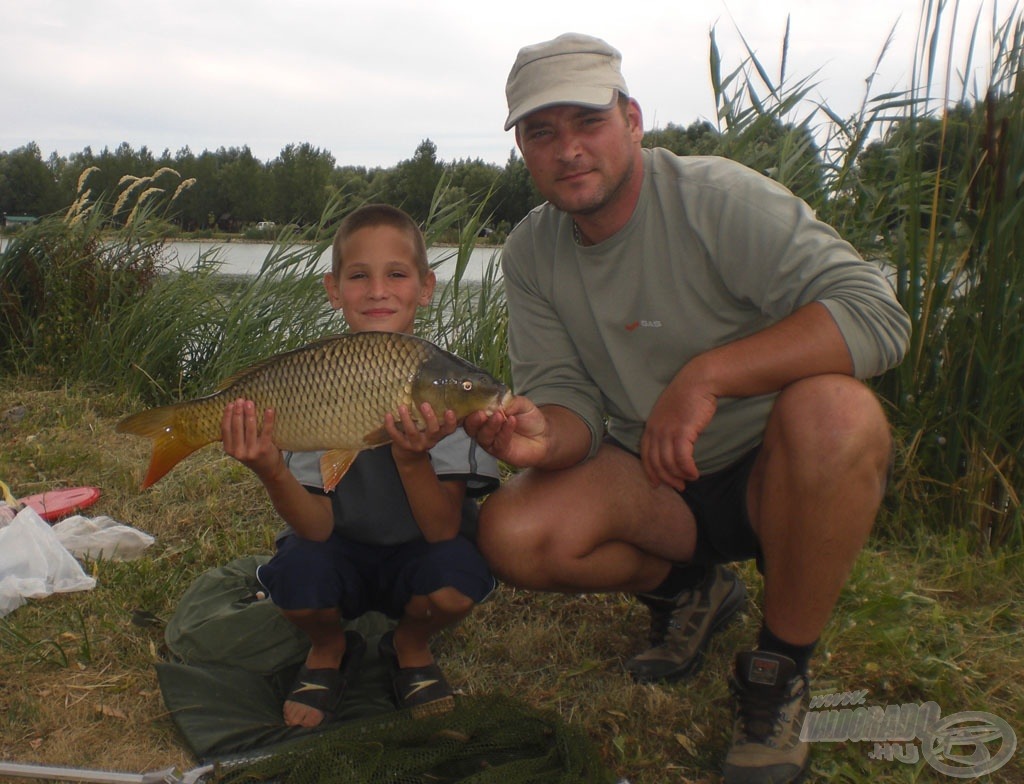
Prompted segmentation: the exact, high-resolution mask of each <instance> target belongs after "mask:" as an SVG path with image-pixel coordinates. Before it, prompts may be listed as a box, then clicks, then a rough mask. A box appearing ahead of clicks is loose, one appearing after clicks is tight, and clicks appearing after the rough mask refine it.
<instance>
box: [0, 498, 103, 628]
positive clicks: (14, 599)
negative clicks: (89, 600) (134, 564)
mask: <svg viewBox="0 0 1024 784" xmlns="http://www.w3.org/2000/svg"><path fill="white" fill-rule="evenodd" d="M95 587H96V581H95V580H94V579H93V578H91V577H89V576H88V575H86V573H85V572H84V571H83V570H82V566H81V564H79V563H78V561H76V560H75V558H74V556H73V555H71V553H69V552H68V551H67V548H65V547H64V545H62V544H61V543H60V540H59V539H58V538H57V535H56V534H55V533H54V532H53V530H52V529H51V528H50V526H49V524H48V523H47V522H46V521H45V520H43V518H41V517H40V516H39V514H38V513H37V512H36V511H35V510H34V509H32V508H31V507H25V508H24V509H22V510H21V511H20V512H18V514H17V515H16V516H15V518H14V519H13V520H11V522H10V523H9V524H8V525H6V526H4V527H3V528H0V617H2V616H4V615H7V613H9V612H11V611H12V610H15V609H17V608H18V607H21V605H23V604H24V603H25V602H26V600H28V599H37V598H40V597H43V596H49V595H50V594H51V593H64V592H67V591H88V590H91V589H92V588H95Z"/></svg>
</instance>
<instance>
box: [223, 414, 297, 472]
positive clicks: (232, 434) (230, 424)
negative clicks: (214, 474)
mask: <svg viewBox="0 0 1024 784" xmlns="http://www.w3.org/2000/svg"><path fill="white" fill-rule="evenodd" d="M274 419H275V414H274V409H272V408H268V409H267V410H266V411H264V412H263V427H262V429H261V428H260V427H259V425H258V424H257V422H256V404H255V403H253V402H252V401H251V400H234V401H232V402H230V403H228V404H227V405H226V406H225V407H224V417H223V418H222V419H221V423H220V434H221V440H222V441H223V442H224V451H225V452H226V453H227V454H229V455H231V457H233V458H235V459H236V460H238V461H239V462H240V463H242V464H243V465H245V466H246V467H248V468H249V469H251V470H252V471H253V472H254V473H255V474H256V476H258V477H259V478H260V479H267V478H271V477H273V476H274V475H275V474H276V473H277V472H278V471H279V470H281V469H282V468H283V467H284V459H283V458H282V456H281V450H280V449H278V448H277V445H276V444H275V443H274Z"/></svg>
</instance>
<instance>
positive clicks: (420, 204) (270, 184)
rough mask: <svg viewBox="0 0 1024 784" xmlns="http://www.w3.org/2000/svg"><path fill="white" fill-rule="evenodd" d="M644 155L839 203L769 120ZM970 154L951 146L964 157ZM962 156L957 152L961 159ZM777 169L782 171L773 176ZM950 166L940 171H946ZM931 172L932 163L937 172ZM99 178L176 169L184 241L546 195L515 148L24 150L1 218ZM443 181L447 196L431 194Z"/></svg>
mask: <svg viewBox="0 0 1024 784" xmlns="http://www.w3.org/2000/svg"><path fill="white" fill-rule="evenodd" d="M975 110H976V107H968V106H961V107H957V108H956V109H954V110H953V111H952V112H950V114H949V115H948V116H947V121H948V120H949V119H950V117H951V118H952V120H953V122H952V123H950V124H949V125H948V126H947V128H946V133H950V132H951V129H952V132H955V131H956V129H957V128H964V127H967V125H968V123H967V120H968V119H969V117H970V115H971V113H972V112H973V111H975ZM941 132H942V128H941V121H940V120H939V119H938V118H929V119H926V120H924V121H923V122H922V121H921V120H920V119H919V120H918V122H917V123H915V124H914V125H913V126H911V125H909V124H907V125H904V126H900V125H896V126H895V127H894V129H892V130H890V133H889V134H887V136H886V137H885V138H883V139H880V140H877V141H875V142H873V143H871V144H870V145H867V146H866V147H865V149H864V150H863V151H862V152H861V153H860V155H859V156H857V160H858V163H859V164H860V168H862V174H863V175H867V177H868V178H869V179H870V178H875V179H876V181H877V184H878V185H880V186H881V185H883V184H884V183H886V182H891V179H890V174H891V172H889V171H888V169H890V168H891V166H892V160H893V155H892V152H893V150H895V149H901V150H905V149H906V148H907V144H908V141H909V142H910V143H911V145H913V146H917V147H918V149H921V150H923V151H924V152H925V153H926V154H927V153H928V152H929V151H931V150H932V149H934V148H935V147H936V145H937V139H938V138H939V137H940V135H941ZM644 145H645V146H648V147H653V146H660V147H665V148H667V149H670V150H672V151H673V152H676V153H678V154H681V155H704V154H714V155H724V156H725V157H730V158H734V159H736V160H739V161H740V162H742V163H745V164H747V165H748V166H751V167H752V168H754V169H756V170H758V171H761V172H764V173H766V174H768V175H769V176H771V177H773V178H775V179H778V180H779V181H780V182H782V183H783V184H784V185H786V186H787V187H789V188H790V189H791V190H793V191H794V192H795V193H796V194H797V195H799V196H801V197H802V198H804V199H806V200H807V201H808V202H809V203H810V204H811V205H812V206H814V207H816V208H817V207H818V206H820V204H821V203H822V201H823V200H824V199H825V198H826V195H827V194H831V196H832V197H834V196H835V195H836V194H835V193H834V191H833V190H831V189H830V188H829V185H828V183H827V180H828V178H829V176H830V167H829V164H828V162H827V161H824V160H822V155H821V151H820V150H819V148H818V146H817V144H816V143H815V140H814V137H813V134H812V133H811V131H810V130H809V129H808V127H807V126H806V125H804V124H799V125H791V124H785V123H782V122H781V121H780V120H779V119H778V118H777V117H772V116H765V117H762V118H760V119H759V120H758V121H757V122H755V123H753V124H751V126H750V127H748V128H747V129H746V131H745V132H744V134H742V135H741V136H737V135H735V134H730V133H728V132H725V133H723V132H720V131H719V130H718V129H717V128H715V127H714V126H713V125H711V124H710V123H708V122H706V121H698V122H694V123H692V124H690V125H689V126H682V125H675V124H673V123H668V125H666V126H665V127H664V128H659V129H655V130H652V131H648V132H647V133H646V134H645V137H644ZM970 146H971V145H970V144H966V145H952V146H949V145H947V149H950V148H952V149H956V150H960V151H964V152H965V151H966V150H968V149H970ZM962 154H963V152H961V155H962ZM780 162H784V164H782V165H780ZM955 163H957V162H952V161H949V160H946V161H945V162H944V164H945V165H946V166H949V165H955ZM935 165H938V162H936V163H935ZM92 167H95V169H96V170H97V171H95V172H93V173H92V175H91V176H90V181H89V183H90V188H91V189H92V191H93V194H94V196H98V195H100V194H108V195H110V194H114V193H115V191H116V190H117V189H118V186H119V185H120V184H122V183H123V182H124V178H126V177H139V178H141V177H147V176H150V175H152V174H153V173H154V172H155V171H158V170H160V169H161V168H162V167H167V168H169V169H172V170H173V171H174V172H175V173H176V174H177V175H178V176H179V177H180V179H181V180H182V181H185V180H194V182H195V184H194V185H193V186H192V187H190V188H188V189H187V190H185V191H183V192H182V193H181V194H180V196H179V197H178V198H177V199H176V200H175V205H176V211H175V213H174V215H173V217H172V222H173V223H174V224H176V227H177V229H179V230H181V231H185V232H196V231H223V232H235V233H237V232H243V231H245V230H246V229H247V228H249V229H250V230H251V227H252V226H254V225H255V224H256V223H257V222H260V221H272V222H274V223H275V224H278V225H281V224H297V225H299V226H305V225H309V224H313V223H315V222H316V221H317V220H318V219H319V217H320V216H321V215H322V214H323V211H324V208H325V206H326V205H327V204H328V202H329V201H330V200H331V199H336V198H338V197H339V196H341V197H344V198H345V199H348V200H351V201H352V202H353V203H361V202H362V201H365V200H367V199H373V200H379V201H385V202H388V203H390V204H395V205H399V206H401V207H402V208H404V209H405V210H406V211H407V212H408V213H409V214H410V215H412V216H413V217H414V218H416V219H417V220H418V221H420V222H421V223H423V222H426V220H427V219H428V217H429V215H430V212H431V209H436V208H437V207H438V206H444V205H435V204H433V199H434V198H435V194H436V193H443V198H444V199H445V200H446V201H451V202H457V201H459V200H464V199H470V200H473V201H477V202H480V201H485V204H484V210H483V214H485V215H486V216H488V218H487V226H486V229H487V231H488V232H489V233H492V234H494V236H495V238H496V239H498V240H500V239H501V238H503V237H504V235H505V234H507V232H508V231H509V230H510V229H511V228H512V227H513V226H514V225H515V224H516V223H518V222H519V220H521V219H522V218H523V217H524V216H525V215H526V213H527V212H529V211H530V210H531V209H532V208H533V207H535V206H536V205H538V204H540V203H541V201H542V198H541V196H540V195H539V194H538V192H537V190H536V188H535V187H534V185H533V183H532V181H531V179H530V176H529V173H528V172H527V170H526V167H525V165H524V163H523V160H522V158H521V157H520V156H519V154H518V151H517V150H515V149H512V150H511V151H510V153H509V157H508V160H507V162H506V163H505V165H504V167H502V166H497V165H495V164H492V163H487V162H485V161H483V160H481V159H468V158H466V159H460V160H454V161H448V162H446V161H443V160H440V159H438V157H437V146H436V145H435V144H434V143H433V142H432V141H431V140H430V139H424V140H423V141H422V142H421V143H420V144H419V146H418V147H417V148H416V150H415V151H414V153H413V155H412V157H410V158H408V159H406V160H403V161H401V162H399V163H398V164H397V165H395V166H393V167H390V168H384V167H373V168H368V167H365V166H351V165H339V164H338V163H337V162H336V160H335V158H334V156H333V155H332V154H331V153H330V152H329V151H327V150H324V149H320V148H318V147H314V146H313V145H311V144H308V143H302V144H289V145H288V146H286V147H285V148H284V149H282V150H281V152H280V154H279V155H278V156H277V157H276V158H275V159H273V160H271V161H269V162H262V161H260V160H259V159H257V158H256V157H255V156H254V155H253V154H252V151H251V150H250V149H249V148H248V146H243V147H228V148H225V147H221V148H219V149H217V150H216V151H212V152H211V151H209V150H204V151H203V152H202V153H200V154H198V155H196V154H195V153H193V152H192V150H191V149H189V148H188V147H184V148H182V149H181V150H179V151H178V152H177V153H174V154H172V153H171V152H170V151H169V150H164V152H163V153H162V154H161V155H159V156H156V155H154V154H153V152H152V151H151V150H149V149H148V148H147V147H145V146H143V147H140V148H139V149H137V150H136V149H134V148H132V146H131V145H129V144H128V143H127V142H122V143H121V144H120V145H118V147H117V148H116V149H114V150H110V149H109V148H104V149H103V150H102V151H101V152H99V153H94V152H93V150H92V149H91V148H89V147H86V148H85V149H84V150H83V151H82V152H80V153H73V154H71V155H70V156H68V157H66V158H65V157H61V156H58V155H57V154H56V153H53V154H51V155H50V156H49V158H46V159H44V158H43V156H42V153H41V151H40V149H39V146H38V145H37V144H35V143H34V142H31V143H29V144H27V145H25V146H24V147H20V148H18V149H15V150H11V151H9V152H4V151H0V215H7V216H21V215H31V216H42V215H48V214H51V213H55V212H58V211H61V210H64V209H66V208H67V207H68V205H70V204H71V203H72V202H73V201H74V200H75V199H76V198H77V183H78V178H79V176H80V175H81V173H82V172H83V171H85V170H86V169H89V168H92ZM442 179H444V180H445V186H446V187H445V188H443V189H438V183H439V182H441V181H442Z"/></svg>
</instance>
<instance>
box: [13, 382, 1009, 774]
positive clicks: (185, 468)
mask: <svg viewBox="0 0 1024 784" xmlns="http://www.w3.org/2000/svg"><path fill="white" fill-rule="evenodd" d="M129 408H130V404H129V403H128V402H127V401H126V400H125V399H124V398H123V397H119V396H116V395H113V394H111V393H108V392H102V391H98V390H89V389H82V388H77V387H76V388H74V389H72V388H63V389H52V388H49V387H48V385H46V384H43V383H42V381H41V380H40V379H39V378H36V377H32V376H15V377H8V378H6V379H5V382H4V384H3V388H2V389H0V479H2V480H3V481H5V482H6V483H7V484H8V485H10V487H11V488H12V490H13V491H14V492H15V494H16V495H19V496H23V495H28V494H31V493H34V492H40V491H43V490H46V489H52V488H55V487H60V486H75V485H96V486H99V487H100V488H102V490H103V495H102V497H101V499H100V500H99V501H98V502H97V504H96V505H95V506H93V507H91V508H90V509H89V510H88V511H87V512H86V514H88V515H90V516H95V515H100V514H105V515H109V516H111V517H113V518H114V519H116V520H119V521H121V522H124V523H126V524H128V525H131V526H133V527H136V528H139V529H141V530H143V531H145V532H147V533H150V534H152V535H153V536H155V537H156V543H155V544H154V545H153V546H152V547H151V548H150V549H149V550H147V551H146V554H145V555H144V556H143V557H142V558H140V559H138V560H135V561H131V562H124V563H120V562H113V561H104V560H100V561H88V562H86V569H87V571H88V572H89V573H90V574H91V575H92V576H94V577H95V578H96V581H97V585H96V588H95V589H93V590H91V591H86V592H80V593H74V594H61V595H54V596H51V597H48V598H46V599H43V600H33V601H30V602H29V603H28V604H27V605H25V606H23V607H21V608H19V609H18V610H15V611H14V612H13V613H11V614H10V615H8V616H6V617H5V618H3V619H0V671H2V672H3V673H4V677H3V679H2V681H0V705H2V707H0V759H2V760H5V761H17V762H36V763H41V764H46V765H70V766H74V767H93V768H101V769H106V770H123V771H134V772H141V771H145V770H153V769H160V768H165V767H169V766H172V765H177V766H179V767H181V768H183V769H188V768H191V767H193V766H194V765H195V764H196V761H195V760H193V759H192V758H191V757H190V755H189V753H188V751H187V749H186V748H185V747H184V746H183V744H182V743H181V740H180V738H179V737H178V735H177V732H176V729H175V727H174V725H173V723H172V721H171V719H170V717H169V716H168V714H167V711H166V709H165V707H164V704H163V701H162V698H161V695H160V691H159V688H158V686H157V681H156V677H155V673H154V670H153V667H152V665H153V663H154V662H155V661H158V660H159V659H160V658H161V657H162V656H163V655H164V653H163V646H164V642H163V634H162V632H163V624H164V623H166V621H167V620H168V618H170V616H171V615H172V613H173V612H174V609H175V607H176V604H177V601H178V599H179V598H180V596H181V595H182V593H183V592H184V591H185V589H186V588H187V586H188V585H189V584H190V583H191V581H192V580H193V579H194V578H195V577H196V576H198V575H199V574H200V573H202V572H203V571H205V570H206V569H208V568H212V567H215V566H219V565H221V564H224V563H226V562H228V561H230V560H232V559H233V558H235V557H240V556H243V555H251V554H259V553H269V552H270V551H271V547H272V540H273V535H274V533H275V532H276V531H277V529H278V525H279V523H278V521H277V518H276V516H275V514H274V512H273V510H272V509H271V507H270V504H269V503H268V501H267V499H266V497H265V495H264V494H263V493H262V491H261V489H260V488H259V486H258V484H257V482H256V481H255V479H254V478H253V477H252V476H251V475H250V474H249V472H247V471H246V470H245V469H244V468H242V467H241V466H240V465H239V464H237V463H236V462H235V461H233V460H232V459H230V458H228V457H226V456H225V455H224V454H223V452H221V451H220V449H219V447H217V446H212V447H208V448H206V449H203V450H200V451H199V452H198V453H196V454H195V455H192V456H191V457H189V458H188V459H187V460H185V461H184V462H183V463H181V464H180V465H179V466H178V467H177V468H176V469H175V470H174V471H172V472H171V473H170V474H169V475H168V476H167V477H165V478H164V479H163V480H162V481H161V482H159V483H157V484H156V485H155V486H154V487H152V488H150V489H149V490H147V491H145V492H140V491H139V490H138V484H139V481H140V478H141V475H142V472H143V470H144V468H145V465H146V464H147V462H148V458H149V455H148V444H147V443H143V441H142V440H141V439H134V438H131V437H127V436H122V435H118V434H116V433H115V432H114V424H115V423H116V421H117V419H118V418H119V417H120V416H121V415H123V414H125V413H127V412H128V410H129ZM881 530H884V528H883V529H881ZM737 568H739V570H740V572H741V573H742V575H743V577H744V579H745V581H746V583H747V586H748V588H749V589H750V592H751V596H752V599H753V601H752V602H751V605H750V609H749V610H748V612H747V613H746V614H745V615H744V616H742V618H741V620H740V621H739V622H738V623H735V624H733V625H732V626H730V627H728V628H727V629H726V630H725V631H724V632H723V633H722V634H721V635H719V636H718V637H716V638H715V639H714V641H713V642H712V644H711V647H710V649H709V652H708V656H707V661H706V664H705V666H704V668H703V669H702V670H701V671H700V673H699V674H698V675H697V676H696V677H694V678H693V679H691V680H689V681H687V682H685V683H682V684H676V685H672V686H651V685H645V686H641V685H637V684H634V683H632V682H631V681H630V680H629V678H628V677H627V676H626V675H624V673H623V669H622V663H623V661H624V660H625V659H627V658H628V657H629V656H631V655H632V654H633V653H634V652H636V650H637V649H638V648H639V647H640V646H641V643H642V640H643V638H644V636H645V633H646V615H645V613H644V612H643V611H642V610H641V608H640V607H639V606H638V605H636V604H635V603H634V602H632V601H631V600H630V599H629V597H627V596H623V595H590V594H587V595H578V596H561V595H550V594H540V593H533V592H529V591H521V590H515V589H512V588H509V587H507V586H503V587H502V588H501V589H500V590H499V592H498V594H497V596H496V598H495V599H494V600H492V601H490V602H488V603H485V604H484V605H482V606H481V607H479V608H478V609H477V610H476V611H475V612H474V613H473V615H472V616H471V617H470V618H469V619H468V620H467V621H465V622H464V623H463V624H462V625H461V626H459V627H458V628H457V629H455V630H453V631H451V632H449V633H448V634H447V635H445V636H444V637H442V638H441V639H440V640H438V641H437V644H436V652H437V654H438V657H439V660H440V662H441V664H442V666H443V667H444V669H445V670H446V672H447V673H448V675H449V678H450V680H451V681H452V683H453V684H454V685H455V686H456V687H457V688H460V689H462V690H463V691H464V692H466V693H470V694H487V693H503V694H508V695H513V696H516V697H518V698H520V699H522V700H524V701H526V702H527V703H528V704H530V705H533V706H536V707H540V708H545V709H554V710H556V711H557V712H558V713H559V714H560V715H561V716H563V717H564V718H565V719H566V720H567V721H571V722H575V723H577V724H578V725H579V726H582V727H583V728H584V729H585V730H586V732H587V734H588V735H589V736H590V737H591V738H592V739H593V741H594V743H595V744H596V745H597V746H598V747H599V749H600V750H601V754H602V756H603V758H604V759H605V760H606V762H607V764H608V765H609V766H610V767H611V768H612V769H614V770H615V771H616V773H617V774H618V775H621V776H623V777H628V779H629V780H630V781H631V782H633V784H654V783H655V782H715V781H718V780H719V779H718V770H719V766H720V764H721V759H722V757H723V755H724V753H725V750H726V748H727V744H728V738H729V728H730V722H731V719H730V699H729V696H728V690H727V685H726V677H727V672H728V668H729V666H730V664H731V661H732V657H733V655H734V653H735V652H736V650H738V649H740V648H743V647H745V646H748V645H750V644H751V642H752V640H753V639H754V637H755V635H756V632H757V628H758V624H759V620H760V619H759V614H758V609H757V608H758V607H759V606H760V590H761V584H760V580H759V578H758V576H757V573H756V571H755V570H754V569H753V567H752V565H750V564H741V565H738V567H737ZM1022 615H1024V556H1022V555H1021V554H1020V553H1016V554H1013V553H1008V552H1007V553H1004V554H1001V555H1000V554H996V555H995V556H989V557H985V558H983V557H980V556H978V555H976V554H975V553H974V552H973V549H972V547H971V546H970V544H969V543H968V542H967V541H966V538H965V537H964V536H963V534H962V532H957V531H952V532H950V533H949V534H947V535H945V536H937V535H934V534H922V535H921V536H920V537H918V538H916V539H913V540H901V541H888V540H887V539H886V538H885V537H884V536H883V535H882V534H881V533H880V534H878V535H877V536H876V537H875V539H874V540H873V541H872V542H871V543H870V545H869V547H868V549H867V550H866V551H865V553H864V555H863V557H862V558H861V559H860V561H859V562H858V564H857V566H856V568H855V570H854V573H853V575H852V577H851V580H850V582H849V585H848V587H847V589H846V591H845V592H844V594H843V596H842V598H841V600H840V605H839V607H838V608H837V611H836V613H835V615H834V617H833V620H832V622H831V623H830V625H829V626H828V628H827V629H826V632H825V634H824V636H823V638H822V641H821V645H820V648H819V650H818V654H817V656H816V658H815V662H814V665H813V666H814V678H815V687H816V689H818V690H827V691H853V690H857V689H867V690H868V692H869V693H868V697H867V703H868V704H877V705H888V704H901V703H905V702H915V703H921V702H925V701H929V700H931V701H934V702H936V703H938V705H939V706H940V707H941V708H942V711H943V715H947V714H951V713H956V712H959V711H966V710H975V711H987V712H990V713H992V714H994V715H996V716H999V717H1001V718H1003V719H1005V720H1006V721H1008V722H1009V723H1010V725H1011V726H1012V727H1014V728H1016V729H1017V730H1018V732H1019V731H1020V728H1022V727H1024V684H1022V682H1021V680H1020V678H1019V675H1018V673H1019V671H1020V668H1021V661H1022V657H1021V654H1020V618H1021V617H1022ZM154 619H155V620H154ZM871 750H872V745H871V744H870V743H846V744H824V743H822V744H817V745H816V747H815V749H814V756H813V760H814V762H813V767H812V771H813V774H812V776H811V779H810V780H811V781H839V780H841V781H850V782H876V781H877V782H912V781H938V780H940V778H939V774H938V773H936V772H935V771H933V770H932V769H931V768H929V767H928V766H927V765H926V764H925V763H924V762H923V761H921V762H919V763H918V764H917V765H908V764H903V763H899V762H885V761H877V760H871V759H869V758H868V753H869V752H870V751H871ZM1022 777H1024V756H1022V755H1020V754H1017V755H1016V758H1015V759H1012V760H1011V761H1010V762H1009V763H1008V764H1007V765H1006V766H1005V767H1004V768H1002V769H1001V770H999V771H997V772H996V773H995V774H993V775H991V776H990V777H989V779H987V780H991V781H994V782H1012V781H1020V780H1021V778H1022Z"/></svg>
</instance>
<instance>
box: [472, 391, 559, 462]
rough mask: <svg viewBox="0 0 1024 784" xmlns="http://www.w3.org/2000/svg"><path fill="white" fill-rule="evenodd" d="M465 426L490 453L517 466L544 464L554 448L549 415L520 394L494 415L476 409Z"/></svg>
mask: <svg viewBox="0 0 1024 784" xmlns="http://www.w3.org/2000/svg"><path fill="white" fill-rule="evenodd" d="M462 426H463V427H464V428H465V429H466V432H467V433H469V435H470V437H472V438H474V439H476V441H477V443H478V444H480V446H482V447H483V448H484V449H485V450H486V451H487V452H489V453H490V454H492V455H494V456H495V457H496V458H498V459H499V460H503V461H504V462H506V463H508V464H509V465H512V466H515V467H517V468H529V467H531V466H538V465H541V464H542V463H543V462H544V460H545V459H546V458H547V457H548V454H549V452H550V450H551V433H550V428H549V425H548V420H547V417H545V415H544V412H543V411H541V410H540V409H539V408H537V406H535V405H534V404H533V401H531V400H530V399H529V398H525V397H521V396H518V395H517V396H516V397H514V398H512V402H511V403H509V404H508V405H507V406H505V408H504V409H503V410H498V411H495V412H493V413H492V414H490V415H488V414H487V412H486V411H475V412H473V413H472V414H470V415H469V416H468V417H466V419H465V421H464V422H463V423H462Z"/></svg>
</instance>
